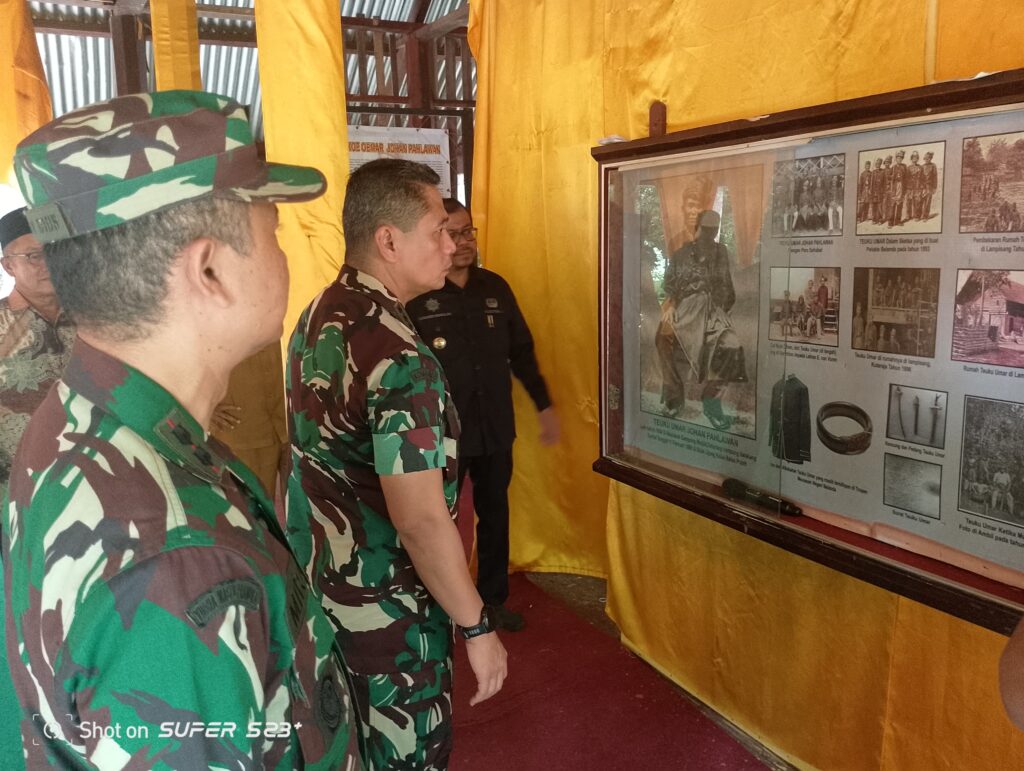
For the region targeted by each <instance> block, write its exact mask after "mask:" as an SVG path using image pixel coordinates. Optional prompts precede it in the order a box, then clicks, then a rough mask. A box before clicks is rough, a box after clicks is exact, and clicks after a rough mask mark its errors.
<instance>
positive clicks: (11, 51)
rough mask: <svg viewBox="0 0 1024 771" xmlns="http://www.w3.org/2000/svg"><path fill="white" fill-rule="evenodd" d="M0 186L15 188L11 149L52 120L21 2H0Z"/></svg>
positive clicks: (43, 77)
mask: <svg viewBox="0 0 1024 771" xmlns="http://www.w3.org/2000/svg"><path fill="white" fill-rule="evenodd" d="M0 73H2V79H0V116H2V118H0V183H5V182H6V183H9V184H11V185H14V186H15V187H16V183H15V181H14V179H13V177H12V175H11V171H12V169H11V161H12V160H13V158H14V149H15V147H17V145H18V142H20V141H21V140H22V139H23V138H24V137H25V136H26V135H27V134H29V133H31V132H33V131H35V130H36V129H37V128H39V127H40V126H42V125H43V124H44V123H47V122H49V121H50V119H51V118H52V117H53V110H52V107H51V106H50V91H49V89H48V88H47V87H46V75H45V74H44V73H43V63H42V61H41V60H40V58H39V49H38V48H37V47H36V37H35V31H34V29H33V26H32V17H31V15H30V14H29V9H28V3H27V2H25V0H0Z"/></svg>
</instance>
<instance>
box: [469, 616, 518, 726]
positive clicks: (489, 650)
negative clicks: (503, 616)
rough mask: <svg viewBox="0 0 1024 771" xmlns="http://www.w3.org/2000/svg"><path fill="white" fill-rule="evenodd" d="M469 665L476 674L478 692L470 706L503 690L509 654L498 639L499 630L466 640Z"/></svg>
mask: <svg viewBox="0 0 1024 771" xmlns="http://www.w3.org/2000/svg"><path fill="white" fill-rule="evenodd" d="M466 653H467V654H469V665H470V666H471V667H472V668H473V674H474V675H476V694H475V695H474V696H473V698H472V699H470V700H469V706H471V707H472V706H473V705H474V704H479V703H480V702H482V701H484V700H485V699H489V698H491V697H492V696H493V695H494V694H496V693H497V692H498V691H500V690H501V686H502V684H503V683H504V682H505V675H507V674H508V654H507V653H505V646H504V645H502V644H501V640H499V639H498V633H497V632H490V633H488V634H482V635H480V636H479V637H473V638H471V639H469V640H466Z"/></svg>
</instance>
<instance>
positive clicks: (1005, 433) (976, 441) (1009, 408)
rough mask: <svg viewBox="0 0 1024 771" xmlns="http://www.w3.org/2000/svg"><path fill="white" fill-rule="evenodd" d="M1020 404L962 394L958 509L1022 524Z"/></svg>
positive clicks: (1023, 440)
mask: <svg viewBox="0 0 1024 771" xmlns="http://www.w3.org/2000/svg"><path fill="white" fill-rule="evenodd" d="M1022 421H1024V404H1020V403H1019V402H1009V401H1003V400H1001V399H987V398H984V397H981V396H967V397H965V398H964V433H963V442H962V451H961V457H960V501H959V505H958V508H959V509H960V511H964V512H967V513H969V514H979V515H981V516H985V517H992V518H993V519H1000V520H1002V521H1004V522H1009V523H1011V524H1014V525H1017V526H1024V475H1022V474H1024V432H1022V431H1021V430H1020V426H1021V425H1022Z"/></svg>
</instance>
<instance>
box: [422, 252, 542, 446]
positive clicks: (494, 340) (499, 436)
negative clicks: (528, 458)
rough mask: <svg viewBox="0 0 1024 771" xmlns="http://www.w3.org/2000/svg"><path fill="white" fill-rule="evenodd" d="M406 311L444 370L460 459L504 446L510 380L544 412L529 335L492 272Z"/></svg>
mask: <svg viewBox="0 0 1024 771" xmlns="http://www.w3.org/2000/svg"><path fill="white" fill-rule="evenodd" d="M406 309H407V310H408V312H409V315H410V316H411V317H412V320H413V322H414V323H415V324H416V327H417V329H418V330H419V332H420V336H421V337H422V338H423V341H424V342H425V343H426V344H427V345H428V346H429V347H430V349H431V351H433V353H434V355H435V356H437V358H438V359H439V360H440V362H441V365H442V366H443V367H444V372H445V376H446V377H447V378H448V382H449V384H450V386H451V389H452V394H453V396H454V399H455V406H456V407H457V408H458V411H459V416H460V418H461V422H462V435H461V437H460V439H459V453H460V455H463V456H465V457H473V456H478V455H488V454H491V453H493V452H496V451H498V450H507V449H509V448H511V447H512V442H513V441H514V440H515V436H516V430H515V415H514V412H513V409H512V375H515V376H516V378H518V379H519V381H520V382H521V383H522V384H523V386H524V387H525V388H526V391H527V393H529V395H530V398H531V399H532V400H533V403H534V405H535V406H536V408H537V410H538V411H540V410H544V409H546V408H548V407H550V406H551V399H550V397H549V396H548V390H547V386H546V385H545V383H544V378H543V377H542V376H541V374H540V370H539V369H538V367H537V359H536V356H535V355H534V349H533V336H532V335H531V334H530V330H529V327H527V326H526V320H525V319H524V318H523V314H522V313H521V312H520V310H519V305H518V304H517V303H516V298H515V295H513V294H512V289H511V288H510V287H509V285H508V283H507V282H506V281H505V279H503V278H502V277H501V276H499V275H498V274H497V273H492V272H491V271H489V270H486V269H484V268H480V267H475V266H474V267H472V268H470V272H469V280H468V281H467V282H466V286H465V287H459V286H458V285H456V284H454V283H452V282H451V281H445V284H444V287H443V288H441V289H438V290H437V291H434V292H428V293H427V294H425V295H421V296H420V297H417V298H416V299H415V300H413V301H412V302H410V303H409V304H408V305H407V306H406Z"/></svg>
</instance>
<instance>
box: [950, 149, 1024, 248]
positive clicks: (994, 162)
mask: <svg viewBox="0 0 1024 771" xmlns="http://www.w3.org/2000/svg"><path fill="white" fill-rule="evenodd" d="M1021 206H1024V132H1020V133H1014V134H997V135H995V136H988V137H968V138H967V139H965V140H964V152H963V171H962V173H961V178H960V232H961V233H1020V232H1022V231H1024V215H1022V213H1021V210H1020V207H1021Z"/></svg>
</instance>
